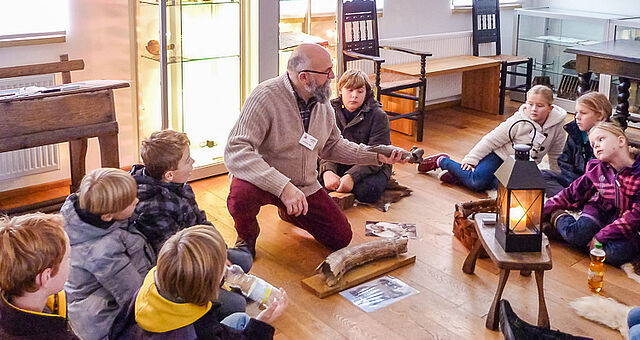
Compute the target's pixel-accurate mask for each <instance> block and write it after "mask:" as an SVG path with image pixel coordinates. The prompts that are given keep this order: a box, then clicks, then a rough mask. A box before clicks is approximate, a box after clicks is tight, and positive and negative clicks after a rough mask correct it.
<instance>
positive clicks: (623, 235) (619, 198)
mask: <svg viewBox="0 0 640 340" xmlns="http://www.w3.org/2000/svg"><path fill="white" fill-rule="evenodd" d="M589 142H590V143H591V146H592V148H593V151H594V154H595V156H596V159H593V160H590V161H589V162H588V163H587V166H586V171H585V174H584V175H582V176H580V177H578V179H576V180H575V181H574V182H572V183H571V185H570V186H569V187H568V188H565V189H564V190H562V191H561V192H560V193H558V194H557V195H556V196H554V197H552V198H550V199H549V200H548V201H547V202H546V203H545V205H544V211H543V215H544V217H545V218H546V219H550V221H551V223H552V225H553V226H555V227H556V229H557V231H558V232H559V233H560V235H561V236H562V237H563V238H564V239H565V240H566V241H567V242H569V244H571V245H573V246H575V247H578V248H581V249H587V248H588V249H591V248H593V247H594V245H595V243H596V242H600V243H602V244H603V247H604V250H605V252H606V254H607V257H606V262H608V263H609V264H611V265H614V266H620V265H622V264H623V263H626V262H629V261H630V260H631V259H632V258H633V257H635V255H637V254H638V252H639V250H640V235H638V228H639V226H640V191H639V190H638V189H640V157H639V158H635V157H634V155H633V154H631V153H630V152H629V144H628V140H627V137H626V135H625V134H624V132H623V131H622V129H620V128H619V127H618V126H616V125H614V124H613V123H607V122H601V123H598V124H596V125H595V126H594V127H593V128H592V129H591V130H590V131H589ZM564 209H571V210H579V209H582V212H581V214H580V217H579V218H578V219H577V220H576V219H575V218H574V217H572V216H571V215H569V214H568V213H567V212H566V211H565V210H564Z"/></svg>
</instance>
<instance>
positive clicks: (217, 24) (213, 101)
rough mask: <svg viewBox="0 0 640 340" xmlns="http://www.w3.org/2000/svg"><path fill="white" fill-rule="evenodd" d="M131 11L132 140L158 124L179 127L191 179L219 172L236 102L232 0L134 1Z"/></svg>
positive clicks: (236, 16) (237, 11)
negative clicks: (186, 143) (135, 127)
mask: <svg viewBox="0 0 640 340" xmlns="http://www.w3.org/2000/svg"><path fill="white" fill-rule="evenodd" d="M161 1H164V0H161ZM137 9H138V13H137V27H136V28H137V51H138V52H137V58H136V59H137V92H138V118H139V136H140V139H144V138H147V137H148V136H149V135H150V134H151V132H153V131H156V130H159V129H161V128H170V129H174V130H178V131H182V132H185V133H186V134H187V136H188V137H189V139H190V141H191V156H192V157H193V158H194V160H195V163H194V168H195V170H194V176H193V177H194V178H192V179H195V178H199V177H205V176H210V175H214V174H218V173H222V172H225V171H226V169H225V168H224V163H223V159H222V157H223V153H224V147H225V143H226V140H227V136H228V134H229V131H230V130H231V128H232V127H233V125H234V124H235V122H236V120H237V118H238V115H239V112H240V105H241V86H242V84H241V82H242V77H241V59H242V57H241V39H240V27H241V26H240V25H241V22H240V18H241V7H240V1H239V0H192V1H186V0H182V1H181V0H174V1H166V2H165V3H164V4H161V3H159V2H158V1H156V0H141V1H139V2H138V7H137ZM161 18H166V20H162V19H161ZM163 26H164V27H163ZM162 31H165V32H166V35H165V36H166V42H165V41H163V39H161V38H160V36H161V33H160V32H162ZM163 45H164V46H166V55H163V53H162V52H163V50H165V49H164V48H163Z"/></svg>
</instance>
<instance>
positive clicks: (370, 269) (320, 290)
mask: <svg viewBox="0 0 640 340" xmlns="http://www.w3.org/2000/svg"><path fill="white" fill-rule="evenodd" d="M415 261H416V256H415V255H407V254H403V255H399V256H398V257H389V258H384V259H380V260H377V261H373V262H369V263H367V264H364V265H362V266H359V267H356V268H354V269H352V270H350V271H349V272H347V273H346V274H344V276H343V277H342V279H341V280H340V282H338V284H337V285H335V286H333V287H329V286H327V285H326V284H325V283H324V280H323V279H322V274H316V275H314V276H311V277H308V278H306V279H304V280H302V281H301V283H302V286H303V287H304V288H306V289H307V290H309V291H311V292H312V293H314V294H316V295H317V296H318V297H319V298H321V299H323V298H325V297H327V296H330V295H333V294H335V293H338V292H341V291H343V290H345V289H348V288H351V287H353V286H357V285H359V284H361V283H363V282H366V281H369V280H371V279H373V278H375V277H377V276H380V275H382V274H384V273H388V272H390V271H392V270H394V269H397V268H400V267H403V266H406V265H408V264H410V263H414V262H415Z"/></svg>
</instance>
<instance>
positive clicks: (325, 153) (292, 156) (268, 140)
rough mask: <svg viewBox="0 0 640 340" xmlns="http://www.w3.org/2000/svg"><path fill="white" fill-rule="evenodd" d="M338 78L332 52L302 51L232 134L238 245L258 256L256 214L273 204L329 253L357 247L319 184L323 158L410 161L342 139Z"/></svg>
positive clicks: (259, 90)
mask: <svg viewBox="0 0 640 340" xmlns="http://www.w3.org/2000/svg"><path fill="white" fill-rule="evenodd" d="M333 78H335V74H334V73H333V63H332V61H331V56H330V54H329V52H328V51H327V50H326V49H325V48H324V47H322V46H319V45H315V44H302V45H300V46H299V47H298V48H297V49H296V50H295V51H294V52H293V53H292V55H291V58H290V59H289V62H288V64H287V72H286V73H285V74H283V75H281V76H279V77H276V78H273V79H269V80H267V81H265V82H263V83H261V84H260V85H258V86H257V87H256V88H255V90H253V92H251V95H250V96H249V98H247V101H246V102H245V104H244V107H243V108H242V112H241V113H240V117H239V118H238V121H237V122H236V125H235V126H234V128H233V129H232V130H231V132H230V134H229V139H228V141H227V146H226V149H225V153H224V160H225V165H226V166H227V169H228V170H229V174H230V176H231V187H230V192H229V197H228V198H227V208H228V209H229V213H230V214H231V216H232V217H233V220H234V223H235V228H236V231H237V232H238V239H237V241H236V246H237V247H243V246H246V247H248V248H249V250H250V251H251V253H252V254H253V256H254V257H255V247H256V240H257V238H258V234H259V233H260V228H259V226H258V220H257V219H256V216H257V215H258V212H259V211H260V208H261V207H262V206H263V205H267V204H272V205H275V206H277V207H278V214H279V215H280V218H282V219H283V220H285V221H287V222H290V223H293V224H294V225H296V226H298V227H300V228H302V229H304V230H306V231H308V232H309V233H310V234H311V235H312V236H313V237H314V238H315V239H316V240H317V241H318V242H320V243H322V244H323V245H324V246H326V247H327V248H329V249H331V250H337V249H340V248H343V247H346V246H347V245H348V244H349V242H351V237H352V232H351V225H350V224H349V221H348V220H347V218H346V216H345V215H344V214H343V213H342V211H341V210H340V208H339V207H338V206H337V205H336V204H335V203H334V202H333V200H332V199H331V197H330V196H329V195H328V194H327V192H326V191H325V190H324V189H323V188H322V186H321V185H320V183H319V182H318V180H317V178H318V172H317V166H318V163H317V161H318V157H320V158H321V159H326V160H330V161H333V162H336V163H341V164H361V165H378V166H379V165H382V163H387V164H393V163H397V162H400V163H406V159H405V160H403V159H402V154H401V150H402V149H399V148H398V149H396V150H394V151H393V152H392V154H391V155H390V156H389V157H386V156H384V155H381V154H376V153H374V152H369V151H365V148H366V146H365V145H364V144H355V143H352V142H350V141H348V140H346V139H344V138H342V136H341V135H340V130H339V129H338V127H337V125H336V121H335V113H334V111H333V108H332V107H331V104H330V103H329V97H330V96H331V79H333Z"/></svg>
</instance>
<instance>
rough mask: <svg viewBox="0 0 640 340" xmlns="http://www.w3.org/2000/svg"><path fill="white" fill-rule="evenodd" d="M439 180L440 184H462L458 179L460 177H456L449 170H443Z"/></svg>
mask: <svg viewBox="0 0 640 340" xmlns="http://www.w3.org/2000/svg"><path fill="white" fill-rule="evenodd" d="M438 179H439V180H440V182H442V183H447V184H460V180H459V179H458V177H456V176H454V175H453V174H452V173H450V172H449V170H442V171H441V172H440V173H439V174H438Z"/></svg>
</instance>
